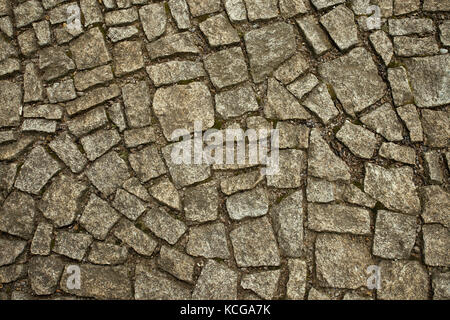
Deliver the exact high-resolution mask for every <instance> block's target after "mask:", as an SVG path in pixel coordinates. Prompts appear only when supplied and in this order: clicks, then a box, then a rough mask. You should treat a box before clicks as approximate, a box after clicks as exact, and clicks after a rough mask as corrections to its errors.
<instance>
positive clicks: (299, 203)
mask: <svg viewBox="0 0 450 320" xmlns="http://www.w3.org/2000/svg"><path fill="white" fill-rule="evenodd" d="M270 215H271V217H272V221H273V226H274V230H275V234H276V235H277V239H278V245H279V246H280V249H281V251H282V252H283V254H284V255H286V256H289V257H299V256H300V255H301V250H302V249H303V194H302V192H301V191H296V192H294V193H292V194H290V195H289V196H287V197H286V198H284V199H282V200H281V202H280V203H279V204H277V205H275V206H273V207H272V208H271V209H270Z"/></svg>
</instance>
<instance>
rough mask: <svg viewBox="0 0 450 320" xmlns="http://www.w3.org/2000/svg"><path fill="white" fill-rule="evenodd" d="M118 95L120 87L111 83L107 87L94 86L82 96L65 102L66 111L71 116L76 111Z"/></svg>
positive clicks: (86, 108)
mask: <svg viewBox="0 0 450 320" xmlns="http://www.w3.org/2000/svg"><path fill="white" fill-rule="evenodd" d="M119 95H120V88H119V87H118V86H117V85H115V84H112V85H110V86H109V87H99V88H95V89H93V90H91V91H89V92H88V93H86V94H85V95H84V96H81V97H79V98H78V99H76V100H74V101H71V102H69V103H67V104H66V110H67V113H68V114H69V115H70V116H72V115H74V114H76V113H78V112H81V111H84V110H88V109H90V108H92V107H94V106H97V105H99V104H101V103H104V102H105V101H108V100H111V99H113V98H115V97H117V96H119Z"/></svg>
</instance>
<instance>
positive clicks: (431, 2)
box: [423, 0, 450, 11]
mask: <svg viewBox="0 0 450 320" xmlns="http://www.w3.org/2000/svg"><path fill="white" fill-rule="evenodd" d="M423 10H424V11H450V3H448V2H447V1H439V0H424V3H423Z"/></svg>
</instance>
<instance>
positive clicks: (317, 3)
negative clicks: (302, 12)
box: [311, 0, 345, 10]
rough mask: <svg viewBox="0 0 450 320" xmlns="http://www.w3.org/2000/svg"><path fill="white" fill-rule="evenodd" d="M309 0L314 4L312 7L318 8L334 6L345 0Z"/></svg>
mask: <svg viewBox="0 0 450 320" xmlns="http://www.w3.org/2000/svg"><path fill="white" fill-rule="evenodd" d="M311 2H312V4H313V5H314V7H316V8H317V9H318V10H320V9H325V8H328V7H331V6H334V5H336V4H339V3H343V2H345V0H312V1H311Z"/></svg>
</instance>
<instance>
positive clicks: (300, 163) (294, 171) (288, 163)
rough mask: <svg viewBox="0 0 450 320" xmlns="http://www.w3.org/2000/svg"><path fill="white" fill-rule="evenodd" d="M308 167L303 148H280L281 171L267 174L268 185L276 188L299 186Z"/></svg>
mask: <svg viewBox="0 0 450 320" xmlns="http://www.w3.org/2000/svg"><path fill="white" fill-rule="evenodd" d="M305 169H306V153H305V152H304V151H302V150H294V149H287V150H280V151H279V171H278V172H277V173H274V174H271V175H267V185H268V186H271V187H275V188H297V187H300V185H301V184H302V176H303V172H304V171H305Z"/></svg>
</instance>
